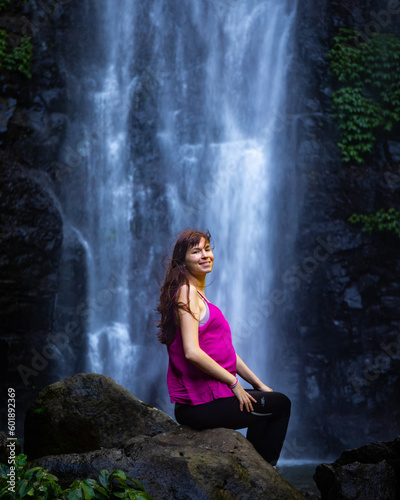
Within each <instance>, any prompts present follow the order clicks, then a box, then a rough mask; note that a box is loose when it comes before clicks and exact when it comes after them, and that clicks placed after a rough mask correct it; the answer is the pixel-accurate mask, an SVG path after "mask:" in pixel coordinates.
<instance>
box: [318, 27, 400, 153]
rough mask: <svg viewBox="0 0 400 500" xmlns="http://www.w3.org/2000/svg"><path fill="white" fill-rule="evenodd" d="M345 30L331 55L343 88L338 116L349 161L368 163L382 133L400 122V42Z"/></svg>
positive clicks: (338, 98)
mask: <svg viewBox="0 0 400 500" xmlns="http://www.w3.org/2000/svg"><path fill="white" fill-rule="evenodd" d="M359 35H360V34H359V33H358V34H357V32H356V31H354V30H351V29H347V28H342V29H340V31H339V34H338V35H337V36H335V37H334V39H333V40H334V44H333V47H332V49H331V50H330V52H329V54H328V60H329V61H330V64H331V69H332V72H333V73H334V74H335V76H336V77H337V80H338V82H339V89H338V90H336V91H335V92H334V94H333V97H332V99H333V111H334V114H333V117H334V118H335V119H336V120H337V121H338V123H339V130H340V140H339V143H338V145H339V147H340V149H341V151H342V160H343V161H344V162H349V161H356V162H357V163H362V162H363V161H364V158H365V155H366V154H368V153H370V152H372V149H373V146H374V145H375V142H376V136H377V134H379V133H382V132H384V133H390V132H391V131H392V130H393V128H394V127H395V125H397V124H398V123H399V122H400V40H399V39H398V38H397V37H396V36H394V35H392V34H375V35H373V36H372V37H371V38H369V39H368V40H364V41H360V36H359Z"/></svg>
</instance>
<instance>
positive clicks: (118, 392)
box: [24, 373, 177, 459]
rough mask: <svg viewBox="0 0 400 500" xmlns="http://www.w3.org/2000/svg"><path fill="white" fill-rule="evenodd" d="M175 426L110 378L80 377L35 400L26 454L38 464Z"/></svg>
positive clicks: (27, 427) (27, 428)
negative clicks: (41, 459)
mask: <svg viewBox="0 0 400 500" xmlns="http://www.w3.org/2000/svg"><path fill="white" fill-rule="evenodd" d="M176 426H177V424H176V423H175V422H174V420H172V418H171V417H169V416H168V415H166V414H165V413H163V412H162V411H160V410H157V409H156V408H154V407H152V406H149V405H146V404H145V403H143V402H142V401H140V400H139V399H137V398H135V396H133V395H132V394H131V393H130V392H129V391H128V390H127V389H125V388H124V387H122V386H120V385H118V384H117V383H116V382H114V380H112V379H111V378H110V377H106V376H104V375H97V374H94V373H92V374H88V375H86V374H77V375H73V376H72V377H68V378H66V379H63V380H61V381H60V382H56V383H55V384H52V385H50V386H48V387H46V388H45V389H43V390H42V391H41V392H40V394H39V395H38V397H37V398H36V399H35V401H34V402H33V404H32V406H31V407H30V408H29V410H28V412H27V414H26V418H25V444H24V451H25V453H26V454H27V455H28V457H29V458H30V459H33V458H37V457H42V456H44V455H53V454H57V455H58V454H63V453H73V452H86V451H91V450H98V449H101V448H113V447H117V446H120V445H121V444H122V443H123V442H125V441H126V440H127V439H129V438H132V437H134V436H137V435H142V434H143V435H148V436H153V435H155V434H158V433H160V432H166V431H168V430H171V429H174V428H175V427H176Z"/></svg>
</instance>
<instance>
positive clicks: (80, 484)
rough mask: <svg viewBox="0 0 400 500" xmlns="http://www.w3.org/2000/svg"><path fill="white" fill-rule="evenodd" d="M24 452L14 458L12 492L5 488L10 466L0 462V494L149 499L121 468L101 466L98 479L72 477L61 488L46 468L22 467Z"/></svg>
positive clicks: (41, 499)
mask: <svg viewBox="0 0 400 500" xmlns="http://www.w3.org/2000/svg"><path fill="white" fill-rule="evenodd" d="M26 459H27V457H26V455H24V454H20V455H18V456H17V457H16V459H15V467H16V470H15V478H16V481H15V482H16V484H15V493H13V492H11V491H10V489H9V486H10V485H9V483H8V482H7V481H8V480H9V476H7V474H10V468H9V467H7V466H6V465H3V464H0V498H8V499H11V500H19V499H21V498H27V499H28V498H34V499H37V500H47V499H53V498H60V499H62V500H80V499H84V500H91V499H99V500H104V499H107V498H126V499H129V500H151V497H150V496H149V495H148V494H147V493H146V492H145V490H144V488H143V486H142V485H141V484H140V483H139V482H138V481H135V479H132V478H131V477H129V476H127V475H126V474H125V473H124V472H123V471H122V470H114V471H113V472H109V471H107V470H102V471H101V472H100V474H99V478H98V479H99V481H98V482H97V481H95V480H94V479H84V480H76V481H74V482H73V483H72V484H71V485H70V486H69V488H67V489H66V490H63V489H62V488H61V486H60V485H59V483H58V478H57V477H56V476H54V475H53V474H50V473H49V471H48V470H47V469H43V468H42V467H33V468H31V469H27V470H26Z"/></svg>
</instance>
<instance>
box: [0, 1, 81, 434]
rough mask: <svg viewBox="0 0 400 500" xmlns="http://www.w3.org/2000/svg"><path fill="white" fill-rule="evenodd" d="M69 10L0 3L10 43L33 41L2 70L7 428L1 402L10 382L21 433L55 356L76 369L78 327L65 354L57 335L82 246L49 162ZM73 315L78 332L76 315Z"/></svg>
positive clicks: (0, 357)
mask: <svg viewBox="0 0 400 500" xmlns="http://www.w3.org/2000/svg"><path fill="white" fill-rule="evenodd" d="M74 9H75V10H77V3H76V2H74V1H73V0H58V1H55V2H42V1H41V0H28V1H26V2H23V1H19V0H18V1H13V2H11V3H10V4H9V5H7V6H5V7H4V6H3V7H2V11H1V12H0V29H2V30H5V31H6V32H7V34H8V39H7V43H8V46H9V47H17V46H18V45H19V44H20V42H21V39H22V36H25V35H26V36H28V37H30V38H31V42H32V45H33V58H32V70H31V76H32V77H31V79H28V78H27V77H26V76H25V75H23V74H22V73H20V72H18V71H7V70H5V69H4V68H3V69H2V70H1V73H0V91H1V95H0V208H1V210H0V213H1V215H0V254H1V257H0V297H1V299H0V373H1V377H0V401H1V403H0V408H1V413H0V424H1V426H2V427H3V428H5V423H6V415H5V413H4V412H3V408H6V405H5V404H3V401H4V400H5V399H6V397H7V388H8V387H13V388H14V389H15V391H16V394H17V405H18V408H17V436H18V437H19V438H22V434H23V432H22V431H23V418H24V412H25V411H26V409H27V407H28V406H29V405H30V403H31V402H32V400H33V398H34V397H35V395H36V394H37V393H38V391H39V390H40V389H41V388H42V387H44V386H46V385H48V384H49V383H51V382H54V381H55V380H57V378H58V377H59V375H58V374H57V372H59V371H60V367H59V365H60V362H61V361H66V362H67V363H69V364H70V366H71V367H73V369H74V371H78V370H79V369H80V370H82V365H81V362H82V357H81V353H82V344H81V338H80V335H79V334H78V333H77V334H76V335H75V338H74V340H73V342H72V343H71V346H72V347H73V348H74V349H75V353H74V354H73V356H72V359H68V356H67V352H68V343H69V340H68V339H67V342H64V344H61V341H60V340H59V337H58V340H57V341H55V340H54V338H55V337H54V336H55V335H57V333H59V332H56V330H58V329H60V331H63V335H64V336H65V335H66V334H65V327H66V325H67V324H68V321H71V316H72V313H73V312H74V311H75V309H76V307H77V304H79V302H81V301H82V300H83V297H84V296H85V287H84V286H83V284H82V282H83V280H84V276H85V273H84V262H85V255H84V252H83V251H82V245H81V244H80V245H79V244H77V242H76V241H75V240H76V236H75V235H72V234H71V232H70V231H68V228H67V227H66V224H65V220H64V215H63V210H62V208H61V202H60V196H59V174H60V173H59V171H58V169H57V168H56V167H57V165H58V163H57V159H58V156H59V154H60V150H61V147H62V142H63V140H64V137H65V130H66V125H67V114H66V111H67V101H68V96H67V93H66V85H65V74H64V73H63V72H62V71H61V69H60V57H59V53H60V47H64V46H65V45H66V40H67V39H68V36H69V32H70V31H71V29H72V28H71V25H72V24H73V15H72V13H73V12H74ZM74 236H75V238H74ZM72 264H75V266H73V265H72ZM81 280H82V281H81ZM66 281H67V282H70V283H71V282H73V292H71V293H70V296H69V297H65V293H62V294H60V293H59V291H60V287H61V285H63V284H65V282H66ZM66 318H68V320H67V319H66ZM74 319H75V318H74ZM76 323H77V325H76V328H75V332H78V331H79V329H80V328H81V326H82V324H81V323H82V322H81V321H80V318H78V319H77V320H76ZM70 327H71V325H69V329H70V330H71V328H70Z"/></svg>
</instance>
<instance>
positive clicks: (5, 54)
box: [0, 29, 33, 78]
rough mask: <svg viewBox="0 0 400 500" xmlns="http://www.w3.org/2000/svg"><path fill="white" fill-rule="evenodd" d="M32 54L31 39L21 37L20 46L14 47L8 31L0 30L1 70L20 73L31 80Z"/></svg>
mask: <svg viewBox="0 0 400 500" xmlns="http://www.w3.org/2000/svg"><path fill="white" fill-rule="evenodd" d="M13 39H14V38H13ZM32 54H33V48H32V42H31V39H30V37H28V36H23V37H21V38H20V40H19V44H18V45H16V46H13V44H11V43H10V37H9V34H8V33H7V31H5V30H1V29H0V69H6V70H9V71H20V72H21V73H23V74H24V75H25V76H26V77H27V78H31V67H32Z"/></svg>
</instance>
